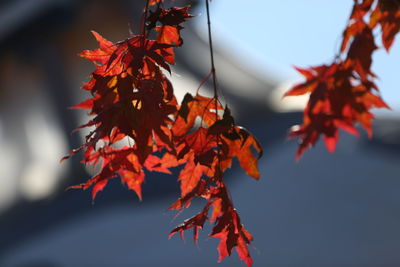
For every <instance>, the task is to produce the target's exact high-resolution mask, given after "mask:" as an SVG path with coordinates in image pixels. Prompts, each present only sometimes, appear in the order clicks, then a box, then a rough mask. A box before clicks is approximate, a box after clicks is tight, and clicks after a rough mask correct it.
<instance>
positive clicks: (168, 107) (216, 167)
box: [63, 0, 262, 266]
mask: <svg viewBox="0 0 400 267" xmlns="http://www.w3.org/2000/svg"><path fill="white" fill-rule="evenodd" d="M162 2H163V1H161V0H148V1H147V2H146V7H145V9H144V12H143V16H142V22H141V33H140V34H138V35H134V36H131V37H129V38H128V39H126V40H124V41H120V42H117V43H112V42H110V41H107V40H106V39H104V38H103V37H102V36H100V35H99V34H98V33H96V32H93V35H94V36H95V38H96V40H97V41H98V43H99V48H98V49H95V50H91V51H90V50H86V51H83V52H82V53H81V54H80V56H81V57H83V58H86V59H88V60H90V61H92V62H93V63H94V64H95V71H94V72H93V73H92V74H91V76H90V80H89V82H87V83H86V84H85V85H84V86H83V88H82V89H83V90H86V91H90V93H91V95H92V97H90V98H89V99H88V100H86V101H84V102H83V103H81V104H79V105H76V106H75V107H74V108H81V109H87V110H89V115H91V116H93V118H92V119H91V120H90V121H89V122H88V123H86V124H84V125H82V126H80V127H79V128H78V129H80V128H85V127H93V128H94V130H93V131H92V132H91V133H90V134H89V135H88V136H86V142H85V143H84V144H83V145H82V146H81V147H79V148H78V149H75V150H73V151H71V152H70V155H69V156H72V155H74V154H76V153H77V152H80V151H82V152H83V156H84V159H83V163H84V164H87V165H92V166H100V171H99V172H98V173H97V174H96V175H94V176H93V177H92V178H91V179H89V180H88V181H86V182H85V183H83V184H80V185H76V186H72V187H71V188H81V189H88V188H92V198H93V199H94V198H95V197H96V194H97V193H98V192H99V191H101V190H103V189H104V187H105V186H106V184H107V182H108V181H109V180H110V179H113V178H118V177H119V178H120V179H121V181H122V182H123V183H124V184H126V185H127V186H128V188H130V189H132V190H134V191H135V192H136V194H137V195H138V197H139V198H140V199H142V193H141V185H142V183H143V181H144V179H145V170H147V171H156V172H165V173H171V172H170V168H172V167H177V166H180V167H181V172H180V173H179V176H178V180H179V181H180V188H181V196H180V198H179V199H178V200H177V201H176V202H175V203H174V204H173V205H172V206H170V209H173V210H182V209H184V208H188V207H189V206H190V203H191V201H192V200H193V198H195V197H200V198H203V199H205V200H206V204H205V207H204V208H203V210H202V211H201V212H200V213H198V214H197V215H196V216H194V217H192V218H190V219H187V220H185V221H184V222H183V223H182V224H181V225H180V226H178V227H177V228H175V229H174V230H173V231H172V232H171V235H173V234H174V233H176V232H180V233H181V234H182V235H183V231H184V230H187V229H189V228H193V229H194V239H195V241H196V242H197V241H198V231H199V229H200V228H202V227H203V225H204V223H205V222H206V221H209V222H210V223H212V224H213V225H214V226H213V229H212V232H211V234H210V236H212V237H216V238H220V239H221V241H220V243H219V246H218V251H219V255H220V256H219V260H222V259H223V258H225V257H226V256H227V255H230V254H231V252H232V249H233V248H236V250H237V252H238V255H239V257H240V258H241V259H242V260H243V261H245V263H246V264H247V266H251V265H252V259H251V258H250V254H249V251H248V245H249V244H250V242H251V241H252V236H251V235H250V234H249V233H248V232H247V231H246V230H245V228H244V227H243V225H242V224H241V223H240V218H239V215H238V213H237V211H236V209H235V208H234V207H233V204H232V201H231V199H230V196H229V194H228V189H227V188H226V185H225V183H224V181H223V172H225V171H226V170H227V169H229V168H230V167H231V166H232V161H233V158H234V157H236V158H237V159H238V161H239V164H240V166H241V167H242V168H243V169H244V170H245V171H246V173H247V174H248V175H249V176H251V177H253V178H256V179H258V178H259V176H260V174H259V170H258V167H257V162H258V158H259V157H260V156H261V154H262V148H261V146H260V144H259V143H258V141H257V140H256V139H255V138H254V137H253V136H252V135H251V134H250V133H249V132H248V131H247V130H245V129H244V128H242V127H239V126H236V125H235V124H234V120H233V117H232V116H231V114H230V111H229V109H228V108H225V109H224V108H223V107H222V106H221V105H220V103H219V99H218V91H217V83H216V71H215V65H214V54H213V45H212V37H211V23H210V14H209V4H208V2H207V1H206V8H207V17H208V31H209V40H210V56H211V75H212V76H213V85H214V97H213V98H208V97H205V96H202V95H200V94H196V95H195V96H192V95H190V94H186V96H185V97H184V99H183V101H182V103H181V104H180V105H178V102H177V101H176V98H175V95H174V92H173V86H172V84H171V82H170V80H169V78H168V77H167V76H166V75H165V74H164V73H165V72H169V73H170V74H171V67H170V66H171V65H173V64H174V63H175V51H174V49H175V48H177V47H180V46H181V45H182V44H183V40H182V36H181V30H182V29H183V26H182V24H183V23H184V22H185V21H186V20H187V19H190V18H192V15H190V14H189V13H188V10H189V7H188V6H187V7H171V8H169V9H165V8H164V7H163V3H162ZM151 32H153V33H155V35H156V39H155V40H151V39H149V38H148V36H151V34H149V33H151ZM213 101H214V104H215V105H214V107H212V106H211V105H210V103H212V102H213ZM222 110H224V111H223V115H222V116H220V115H219V112H220V111H222ZM198 118H199V119H200V120H201V126H200V127H197V126H196V125H195V121H196V119H198ZM123 139H128V140H133V141H134V143H133V144H131V143H130V142H129V146H123V147H122V148H121V147H118V146H116V143H118V142H119V141H121V140H123ZM117 147H118V148H117ZM253 149H254V150H255V151H256V153H254V152H253V151H252V150H253ZM254 154H256V155H254ZM69 156H67V157H64V158H63V159H66V158H68V157H69ZM210 210H212V211H211V215H210V216H209V214H208V213H209V211H210ZM171 235H170V236H171Z"/></svg>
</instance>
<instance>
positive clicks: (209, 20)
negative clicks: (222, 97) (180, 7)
mask: <svg viewBox="0 0 400 267" xmlns="http://www.w3.org/2000/svg"><path fill="white" fill-rule="evenodd" d="M208 1H209V0H205V2H206V10H207V26H208V44H209V47H210V58H211V74H212V77H213V87H214V100H215V122H217V121H218V102H219V100H218V89H217V75H216V71H215V63H214V48H213V41H212V35H211V19H210V6H209V3H208ZM220 139H221V137H220V135H219V134H218V135H217V146H218V151H217V157H218V168H217V173H216V175H217V177H218V180H221V179H222V171H221V144H220Z"/></svg>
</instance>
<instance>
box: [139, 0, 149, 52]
mask: <svg viewBox="0 0 400 267" xmlns="http://www.w3.org/2000/svg"><path fill="white" fill-rule="evenodd" d="M149 3H150V0H147V1H146V7H145V8H144V12H143V19H142V25H141V26H142V29H141V30H142V36H143V38H142V44H141V45H142V47H143V46H144V39H145V36H146V20H147V13H148V11H149Z"/></svg>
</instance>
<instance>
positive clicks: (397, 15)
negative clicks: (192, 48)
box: [370, 0, 400, 52]
mask: <svg viewBox="0 0 400 267" xmlns="http://www.w3.org/2000/svg"><path fill="white" fill-rule="evenodd" d="M377 24H379V25H380V26H381V29H382V43H383V46H384V47H385V49H386V51H388V52H389V49H390V47H391V46H392V44H393V41H394V38H395V36H396V34H397V33H398V32H399V31H400V1H398V0H379V1H378V5H376V7H375V9H374V10H373V11H372V13H371V16H370V27H371V28H374V27H375V26H376V25H377Z"/></svg>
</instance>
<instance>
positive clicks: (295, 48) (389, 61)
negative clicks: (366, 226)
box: [198, 0, 400, 109]
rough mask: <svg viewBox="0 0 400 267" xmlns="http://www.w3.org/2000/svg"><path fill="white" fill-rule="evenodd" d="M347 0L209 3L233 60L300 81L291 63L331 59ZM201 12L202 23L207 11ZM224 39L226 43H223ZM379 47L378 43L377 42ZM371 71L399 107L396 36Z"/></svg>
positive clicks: (218, 36)
mask: <svg viewBox="0 0 400 267" xmlns="http://www.w3.org/2000/svg"><path fill="white" fill-rule="evenodd" d="M352 2H353V1H350V0H336V1H329V0H299V1H296V0H279V1H274V0H252V1H243V0H241V1H239V0H214V1H212V2H211V9H212V23H213V33H214V39H215V41H216V43H217V44H218V43H219V44H220V47H221V46H222V45H223V47H222V48H223V49H226V50H227V51H229V52H233V54H236V53H238V56H237V58H241V59H244V58H248V59H249V62H248V63H249V64H250V65H255V66H257V67H256V68H257V70H258V71H260V72H264V71H266V72H268V73H271V74H272V75H274V76H276V77H277V78H278V79H282V80H296V79H301V77H300V75H298V74H297V72H296V71H295V70H294V69H293V67H292V66H299V67H308V66H312V65H318V64H324V63H325V64H328V63H330V62H331V61H332V59H333V57H334V55H335V53H336V52H337V51H338V47H339V45H340V41H341V33H342V31H343V29H344V27H345V25H346V21H347V18H348V16H349V14H350V11H351V7H352ZM202 13H203V15H202V16H200V17H201V18H202V20H203V21H201V20H199V21H198V22H199V23H202V24H203V25H205V24H204V22H205V21H204V20H205V18H206V16H205V11H203V12H202ZM226 40H228V41H229V42H227V41H226ZM378 45H380V43H379V44H378ZM373 59H374V62H373V66H372V70H373V71H374V72H375V73H376V74H377V75H378V77H379V81H378V82H377V83H378V86H379V88H380V89H381V93H382V95H383V97H384V99H385V101H386V102H387V103H388V104H389V105H390V106H391V107H392V108H393V109H399V107H400V90H399V80H400V77H399V76H400V75H399V74H400V73H399V70H400V36H398V37H397V40H396V41H395V44H394V46H393V47H392V49H391V51H390V54H389V55H388V54H387V53H386V52H385V51H384V50H383V49H382V50H379V51H377V52H375V54H374V58H373Z"/></svg>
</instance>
